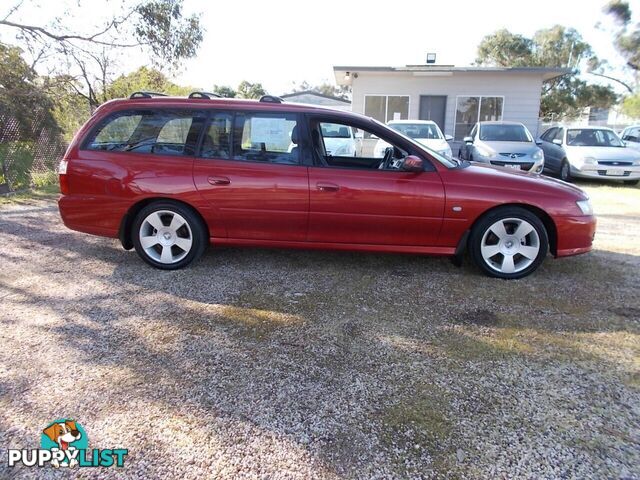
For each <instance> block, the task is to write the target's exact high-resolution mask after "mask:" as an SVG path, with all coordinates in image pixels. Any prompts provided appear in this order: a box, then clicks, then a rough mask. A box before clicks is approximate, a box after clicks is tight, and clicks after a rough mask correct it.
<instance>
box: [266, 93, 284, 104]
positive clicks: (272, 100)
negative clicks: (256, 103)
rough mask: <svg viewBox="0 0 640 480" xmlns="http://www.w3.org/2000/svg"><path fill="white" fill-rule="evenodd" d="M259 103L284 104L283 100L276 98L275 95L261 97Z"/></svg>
mask: <svg viewBox="0 0 640 480" xmlns="http://www.w3.org/2000/svg"><path fill="white" fill-rule="evenodd" d="M260 101H261V102H264V103H282V102H284V100H282V99H281V98H280V97H276V96H275V95H263V96H261V97H260Z"/></svg>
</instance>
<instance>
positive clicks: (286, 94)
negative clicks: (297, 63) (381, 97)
mask: <svg viewBox="0 0 640 480" xmlns="http://www.w3.org/2000/svg"><path fill="white" fill-rule="evenodd" d="M300 95H315V96H316V97H321V98H328V99H330V100H335V101H337V102H343V103H345V104H347V105H350V104H351V102H350V101H349V100H347V99H346V98H341V97H335V96H333V95H325V94H324V93H319V92H316V91H315V90H303V91H302V92H293V93H285V94H284V95H280V98H290V97H297V96H300Z"/></svg>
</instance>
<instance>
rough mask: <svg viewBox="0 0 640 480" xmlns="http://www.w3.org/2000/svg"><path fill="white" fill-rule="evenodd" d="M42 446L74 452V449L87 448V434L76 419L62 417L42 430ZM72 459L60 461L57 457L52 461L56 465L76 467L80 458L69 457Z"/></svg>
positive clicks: (53, 449)
mask: <svg viewBox="0 0 640 480" xmlns="http://www.w3.org/2000/svg"><path fill="white" fill-rule="evenodd" d="M41 438H42V442H41V443H42V448H46V449H48V450H51V451H56V450H62V451H63V452H64V451H65V450H66V451H69V453H72V452H73V451H74V450H84V449H86V448H87V445H88V439H87V435H86V433H85V432H84V430H83V429H82V426H80V424H79V423H77V422H76V421H75V420H70V419H62V420H56V421H55V422H53V423H51V424H50V425H49V426H48V427H47V428H45V429H44V430H43V431H42V437H41ZM67 458H71V460H69V461H66V460H63V461H62V462H59V461H58V460H56V459H53V460H52V461H51V464H52V465H53V466H54V467H75V466H76V465H77V464H78V460H76V458H75V457H73V456H72V457H67Z"/></svg>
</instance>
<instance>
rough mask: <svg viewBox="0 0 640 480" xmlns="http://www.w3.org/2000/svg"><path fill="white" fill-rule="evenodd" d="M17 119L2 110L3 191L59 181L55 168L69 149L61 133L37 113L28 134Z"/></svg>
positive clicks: (0, 163)
mask: <svg viewBox="0 0 640 480" xmlns="http://www.w3.org/2000/svg"><path fill="white" fill-rule="evenodd" d="M20 127H21V125H20V123H19V122H18V120H17V119H15V118H13V117H11V116H9V115H6V114H2V113H0V166H1V167H2V168H1V170H0V193H8V192H13V191H16V190H21V189H25V188H29V187H33V186H45V185H50V184H54V183H56V182H57V177H56V168H57V165H58V162H59V161H60V158H61V157H62V155H64V151H65V149H66V144H65V142H64V140H63V138H62V135H61V133H60V132H59V131H58V130H56V129H53V128H51V127H49V126H46V125H45V122H44V118H43V115H40V116H38V115H36V117H35V121H34V122H33V124H32V125H31V128H30V131H29V132H27V133H28V134H27V135H25V132H24V129H21V128H20Z"/></svg>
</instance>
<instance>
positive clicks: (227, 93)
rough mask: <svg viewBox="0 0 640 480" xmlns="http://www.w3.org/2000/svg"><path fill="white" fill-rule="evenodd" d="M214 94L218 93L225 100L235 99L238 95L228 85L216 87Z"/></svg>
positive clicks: (214, 87)
mask: <svg viewBox="0 0 640 480" xmlns="http://www.w3.org/2000/svg"><path fill="white" fill-rule="evenodd" d="M213 93H217V94H218V95H220V96H221V97H223V98H234V97H235V96H236V95H237V92H236V91H235V90H234V89H233V88H231V87H228V86H226V85H214V86H213Z"/></svg>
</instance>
